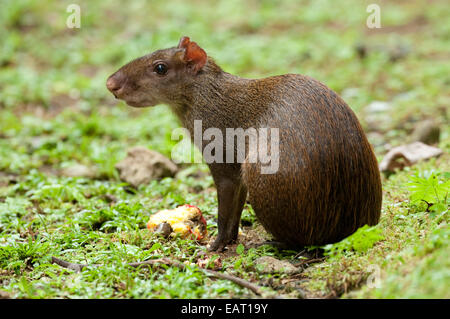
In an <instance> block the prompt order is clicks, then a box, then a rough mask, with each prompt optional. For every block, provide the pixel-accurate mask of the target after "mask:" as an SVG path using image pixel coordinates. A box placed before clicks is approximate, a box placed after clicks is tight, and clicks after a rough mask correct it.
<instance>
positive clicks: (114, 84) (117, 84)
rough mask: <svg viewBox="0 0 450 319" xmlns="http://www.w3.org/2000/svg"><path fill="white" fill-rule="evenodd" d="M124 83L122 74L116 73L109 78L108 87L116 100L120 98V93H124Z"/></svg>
mask: <svg viewBox="0 0 450 319" xmlns="http://www.w3.org/2000/svg"><path fill="white" fill-rule="evenodd" d="M123 83H124V76H122V75H121V73H120V72H116V73H114V74H112V75H111V76H110V77H109V78H108V80H107V81H106V87H107V88H108V90H110V91H111V93H112V94H113V95H114V96H115V97H116V98H120V93H121V92H122V91H123V90H122V88H123Z"/></svg>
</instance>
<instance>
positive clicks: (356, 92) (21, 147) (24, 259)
mask: <svg viewBox="0 0 450 319" xmlns="http://www.w3.org/2000/svg"><path fill="white" fill-rule="evenodd" d="M70 3H71V2H68V1H50V0H45V1H40V2H35V1H28V0H20V1H9V0H8V1H4V2H3V3H2V10H1V12H0V21H2V26H3V27H2V28H0V41H1V43H2V50H1V52H0V291H1V292H2V293H4V294H7V295H8V296H9V297H12V298H246V297H249V298H253V297H255V295H253V294H252V292H250V291H249V290H247V289H245V288H242V287H240V286H237V285H235V284H233V283H231V282H229V281H224V280H213V279H211V278H209V277H207V276H205V274H204V273H203V272H202V271H201V270H200V269H199V268H198V267H197V266H195V263H196V261H197V260H198V259H199V258H202V256H204V253H205V252H206V248H205V245H204V244H201V243H198V242H196V241H193V240H187V239H181V238H175V239H173V240H164V239H162V238H160V237H158V236H155V235H153V234H150V233H149V232H148V231H147V230H146V229H145V223H146V222H147V221H148V218H149V216H150V215H151V214H152V213H155V212H157V211H158V210H161V209H166V208H172V207H176V206H177V205H180V204H185V203H189V204H193V205H197V206H199V207H200V208H201V209H202V211H203V212H204V215H205V217H206V219H207V221H208V231H209V235H210V236H215V235H216V234H217V226H216V214H217V202H216V190H215V188H214V184H213V181H212V178H211V176H210V175H209V172H208V169H207V167H206V166H205V165H203V164H192V165H183V166H182V170H181V172H180V173H179V174H178V175H177V176H176V177H175V178H165V179H163V180H161V181H153V182H151V183H149V184H148V185H142V186H140V187H139V188H138V189H137V190H134V191H133V190H132V189H130V188H129V187H127V185H125V184H124V183H123V182H122V181H120V180H119V178H118V173H117V171H116V170H115V168H114V165H115V164H116V163H117V162H118V161H120V160H121V159H122V158H124V156H125V154H126V150H127V149H128V148H130V147H132V146H137V145H142V146H145V147H148V148H150V149H154V150H156V151H158V152H161V153H162V154H164V155H166V156H169V157H170V154H171V150H172V147H173V146H174V145H175V144H176V141H172V140H171V138H170V137H171V132H172V130H173V129H175V128H176V127H178V126H179V123H178V122H177V120H176V119H175V117H174V116H173V115H172V114H171V113H170V111H169V109H168V108H167V107H165V106H157V107H155V108H150V109H139V110H136V109H131V108H129V107H128V106H126V105H124V104H123V103H117V102H116V101H115V100H114V99H113V97H112V96H111V94H109V93H108V92H107V90H106V88H105V80H106V78H107V76H108V75H109V74H111V73H112V72H114V71H115V70H116V69H117V68H118V67H120V66H121V65H123V64H124V63H126V62H128V61H130V60H131V59H134V58H136V57H138V56H141V55H144V54H146V53H148V52H151V51H153V50H156V49H159V48H165V47H170V46H174V45H176V43H178V40H179V38H180V37H181V36H182V35H188V36H190V37H191V39H193V40H194V41H196V42H198V43H199V44H200V45H201V46H202V47H203V48H205V50H206V52H207V53H208V54H210V55H211V56H213V57H214V58H215V59H216V61H217V62H218V63H219V64H220V65H221V66H222V67H223V68H224V69H225V70H226V71H228V72H231V73H234V74H238V75H241V76H245V77H262V76H269V75H275V74H282V73H302V74H307V75H310V76H312V77H314V78H316V79H318V80H320V81H322V82H324V83H326V84H327V85H328V86H329V87H331V88H332V89H334V90H335V91H336V92H338V93H339V94H340V95H342V96H343V97H344V99H345V100H346V101H347V102H348V104H349V105H350V106H351V107H352V108H353V110H354V111H355V112H356V113H357V115H358V117H359V118H360V120H361V123H362V125H363V127H364V129H365V131H366V133H367V135H368V138H369V140H370V142H371V143H372V144H373V146H374V149H375V152H376V155H377V158H378V159H379V160H381V159H382V157H383V156H384V154H385V153H386V152H387V150H388V149H389V147H392V146H397V145H400V144H403V143H406V142H408V141H409V136H410V134H411V132H412V130H413V129H414V127H415V126H416V124H417V123H418V122H419V121H421V120H423V119H433V120H434V121H435V122H436V123H437V124H436V125H439V126H440V128H441V139H440V142H439V144H438V146H439V147H440V148H441V149H443V150H444V155H442V156H441V157H439V158H438V159H432V160H430V161H427V162H423V163H419V164H417V165H415V166H413V167H410V168H407V169H405V170H403V171H399V172H396V173H395V174H392V175H390V176H389V177H385V176H384V177H383V210H382V217H381V221H380V224H379V225H377V226H376V228H373V229H369V230H367V229H365V230H362V231H360V232H359V233H358V234H356V235H353V236H352V237H349V238H347V239H346V240H345V241H344V242H341V243H339V244H336V245H333V246H328V247H325V251H326V252H327V251H328V252H329V253H328V254H327V255H326V258H325V259H324V260H322V261H320V262H316V263H305V259H304V257H302V256H299V255H298V252H293V251H287V250H279V249H277V248H274V247H270V246H267V245H264V246H259V247H256V246H255V245H254V244H252V242H254V241H255V240H256V241H258V240H263V239H266V238H268V236H267V234H265V233H264V231H263V230H262V227H261V226H260V225H259V223H258V222H257V220H256V218H255V216H254V213H253V210H252V209H251V207H250V206H246V209H245V211H244V213H243V219H242V220H243V226H242V227H241V229H242V233H241V236H240V244H238V245H234V246H231V248H230V251H229V252H227V253H226V254H221V255H220V256H219V254H212V255H211V256H210V257H211V258H212V259H214V258H219V257H220V259H221V263H222V270H226V271H227V272H230V273H232V274H234V275H236V276H238V277H241V278H244V279H246V280H249V281H251V282H253V283H255V284H258V285H260V286H262V290H263V292H264V297H273V296H278V295H281V296H284V297H289V298H300V297H321V298H324V297H341V298H450V291H449V289H448V287H449V286H450V273H449V269H450V267H449V248H448V247H449V246H448V244H449V228H448V221H449V217H448V195H447V194H446V193H445V190H444V191H442V190H441V191H440V192H439V196H437V197H438V198H437V199H436V198H433V196H431V198H430V191H429V189H428V188H421V187H425V186H423V185H428V186H426V187H434V186H436V185H438V186H436V187H441V186H439V185H442V184H444V183H448V178H449V176H448V173H446V172H449V171H450V170H449V166H450V164H449V163H450V160H449V159H450V158H449V155H448V152H449V150H450V129H449V126H448V121H449V107H448V106H449V104H450V92H449V90H448V87H449V84H450V77H449V74H450V62H449V55H448V52H449V49H450V40H449V39H450V37H449V35H450V28H449V25H448V24H446V23H443V21H446V20H447V19H448V9H447V7H448V4H447V2H446V1H443V0H438V1H433V2H431V3H429V2H428V1H401V2H388V1H379V4H380V7H381V23H382V27H383V28H382V29H379V30H369V29H368V28H367V27H366V24H365V21H366V18H367V15H368V14H367V12H366V10H365V9H366V6H367V5H368V4H369V3H370V2H363V1H345V2H343V3H339V4H337V3H335V2H332V1H296V0H295V1H294V0H290V1H245V2H244V1H237V0H233V1H221V2H219V3H217V4H214V5H213V4H212V2H209V1H204V0H196V1H194V2H193V3H188V2H186V1H178V0H177V1H151V2H145V1H133V2H132V3H129V4H128V3H127V4H126V5H125V6H124V4H123V2H121V1H117V0H112V1H107V2H106V1H105V2H104V1H89V2H80V6H81V16H82V20H81V23H82V24H81V28H80V29H68V28H67V27H66V23H65V22H66V18H67V17H68V15H69V14H68V13H67V12H66V7H67V6H68V5H69V4H70ZM357 47H364V48H367V54H366V55H365V57H363V58H361V57H360V55H359V54H358V50H357V49H356V48H357ZM402 48H406V49H405V52H406V54H405V55H404V56H401V57H399V58H396V55H395V54H396V53H395V52H397V51H398V50H402ZM373 101H384V102H388V103H389V104H388V105H389V107H388V109H387V110H384V111H381V112H372V111H370V108H368V107H367V106H368V105H369V104H370V103H371V102H373ZM74 164H83V165H86V166H88V167H91V168H92V169H93V170H94V171H95V176H94V177H92V178H72V177H64V176H63V175H62V174H61V172H62V171H63V170H64V168H66V167H69V166H72V165H74ZM433 172H434V176H436V179H434V181H436V180H437V181H438V182H437V184H436V183H434V184H433V183H431V180H430V183H431V184H430V183H428V184H427V178H428V177H429V176H432V175H433ZM414 185H416V186H414ZM421 185H422V186H421ZM430 185H431V186H430ZM433 185H434V186H433ZM417 187H418V188H417ZM431 189H433V188H431ZM440 189H442V187H441V188H440ZM421 190H422V193H421V192H420V191H421ZM424 201H427V202H428V203H430V201H433V202H432V203H431V204H432V205H429V204H427V203H426V202H424ZM310 253H311V255H313V252H310ZM267 255H270V256H274V257H276V258H279V259H286V260H289V261H291V262H293V263H297V264H299V263H303V266H301V267H302V268H304V270H303V271H302V272H301V273H300V274H296V275H290V276H289V275H286V274H275V275H263V274H261V273H259V272H258V270H257V267H256V265H255V260H256V259H257V258H258V257H260V256H267ZM51 256H57V257H59V258H62V259H65V260H68V261H71V262H79V263H89V264H96V263H98V264H102V265H103V266H102V267H88V268H87V269H85V270H83V271H82V272H81V273H74V272H73V271H71V270H67V269H63V268H61V267H59V266H56V265H54V264H51ZM160 257H170V258H174V259H177V260H179V261H182V262H185V263H186V264H187V265H188V267H186V269H185V270H179V269H177V268H174V267H165V268H146V269H143V268H139V269H134V268H131V267H129V266H127V265H126V264H127V263H130V262H135V261H143V260H147V259H155V258H160ZM368 283H369V284H368ZM370 283H372V284H370Z"/></svg>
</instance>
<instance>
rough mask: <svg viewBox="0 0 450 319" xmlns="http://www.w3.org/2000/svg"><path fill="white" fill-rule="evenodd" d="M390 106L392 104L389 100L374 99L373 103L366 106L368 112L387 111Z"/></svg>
mask: <svg viewBox="0 0 450 319" xmlns="http://www.w3.org/2000/svg"><path fill="white" fill-rule="evenodd" d="M390 108H391V104H390V103H388V102H382V101H373V102H372V103H370V104H369V105H367V106H366V112H368V113H378V112H386V111H388V110H389V109H390Z"/></svg>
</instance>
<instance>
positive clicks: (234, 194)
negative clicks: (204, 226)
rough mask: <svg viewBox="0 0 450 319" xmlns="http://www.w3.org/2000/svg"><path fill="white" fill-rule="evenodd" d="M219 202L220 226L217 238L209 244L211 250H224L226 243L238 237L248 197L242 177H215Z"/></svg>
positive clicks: (218, 223)
mask: <svg viewBox="0 0 450 319" xmlns="http://www.w3.org/2000/svg"><path fill="white" fill-rule="evenodd" d="M215 182H216V187H217V197H218V202H219V210H218V211H219V212H218V222H217V225H218V228H219V234H218V236H217V238H216V240H215V241H214V242H213V243H212V244H211V245H210V246H209V248H208V249H209V250H210V251H223V250H224V248H225V247H226V245H228V244H229V243H231V242H233V241H235V240H236V239H237V237H238V231H239V221H240V219H241V213H242V209H243V207H244V203H245V199H246V197H247V188H246V187H245V186H244V184H243V183H242V181H241V179H240V178H229V177H221V178H215Z"/></svg>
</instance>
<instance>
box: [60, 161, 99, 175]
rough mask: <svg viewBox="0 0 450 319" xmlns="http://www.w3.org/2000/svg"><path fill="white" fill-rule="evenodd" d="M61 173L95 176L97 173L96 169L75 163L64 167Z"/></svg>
mask: <svg viewBox="0 0 450 319" xmlns="http://www.w3.org/2000/svg"><path fill="white" fill-rule="evenodd" d="M61 174H62V175H63V176H66V177H85V178H93V177H95V175H96V171H95V170H94V169H92V168H90V167H88V166H85V165H81V164H75V165H73V166H69V167H66V168H64V169H63V170H62V172H61Z"/></svg>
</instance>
